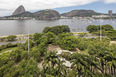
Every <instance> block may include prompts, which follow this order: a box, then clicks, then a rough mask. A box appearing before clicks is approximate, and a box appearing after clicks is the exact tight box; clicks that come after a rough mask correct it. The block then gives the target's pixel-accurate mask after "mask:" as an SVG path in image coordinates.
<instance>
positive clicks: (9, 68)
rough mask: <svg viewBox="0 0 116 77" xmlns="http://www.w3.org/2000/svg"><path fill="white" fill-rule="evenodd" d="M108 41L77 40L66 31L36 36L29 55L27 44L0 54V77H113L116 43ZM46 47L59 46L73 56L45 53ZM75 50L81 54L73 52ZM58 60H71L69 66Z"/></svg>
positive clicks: (79, 38)
mask: <svg viewBox="0 0 116 77" xmlns="http://www.w3.org/2000/svg"><path fill="white" fill-rule="evenodd" d="M110 41H111V40H110V39H109V38H108V37H104V38H103V40H101V41H100V40H99V38H96V39H92V38H90V39H85V38H81V37H78V38H76V37H74V35H73V34H72V33H67V32H65V33H64V32H62V33H59V34H55V33H53V32H50V31H49V32H46V33H35V34H34V35H33V36H32V38H31V39H30V40H29V47H30V51H29V53H28V51H27V50H28V41H26V42H25V43H24V44H22V43H19V44H18V45H17V47H18V48H17V49H16V50H13V51H12V52H7V53H2V54H1V55H0V77H40V76H41V77H77V76H78V77H103V76H104V77H113V76H114V77H115V76H116V44H110ZM49 44H52V45H59V46H60V47H61V48H62V49H64V50H70V51H72V52H73V54H71V53H69V52H63V53H62V54H60V55H57V52H56V51H47V46H48V45H49ZM76 48H78V49H79V50H80V51H81V52H82V53H78V51H76V52H74V51H75V50H76ZM86 52H87V53H86ZM83 53H84V54H83ZM61 58H65V59H66V60H67V61H70V62H71V67H67V66H66V65H65V64H64V63H65V60H61Z"/></svg>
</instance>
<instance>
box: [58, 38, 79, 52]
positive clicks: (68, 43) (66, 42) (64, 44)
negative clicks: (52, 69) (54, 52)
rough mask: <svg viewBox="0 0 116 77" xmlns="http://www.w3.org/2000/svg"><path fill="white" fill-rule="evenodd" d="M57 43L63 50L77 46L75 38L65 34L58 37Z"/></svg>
mask: <svg viewBox="0 0 116 77" xmlns="http://www.w3.org/2000/svg"><path fill="white" fill-rule="evenodd" d="M59 45H60V47H61V48H63V49H65V50H74V49H75V48H76V47H77V39H76V38H75V37H73V36H66V37H63V38H62V39H59Z"/></svg>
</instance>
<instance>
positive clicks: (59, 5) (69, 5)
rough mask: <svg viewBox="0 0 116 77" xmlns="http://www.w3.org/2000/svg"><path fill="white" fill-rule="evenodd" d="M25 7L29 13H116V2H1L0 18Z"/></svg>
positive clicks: (38, 0) (11, 0)
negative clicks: (83, 10) (21, 6)
mask: <svg viewBox="0 0 116 77" xmlns="http://www.w3.org/2000/svg"><path fill="white" fill-rule="evenodd" d="M19 5H23V6H24V7H25V9H26V10H27V11H31V12H32V11H37V10H42V9H55V10H57V11H59V12H60V13H63V12H68V11H70V10H74V9H90V10H95V11H97V12H103V13H107V11H108V10H113V11H114V12H115V13H116V10H115V8H116V0H0V16H6V15H11V14H12V13H13V12H14V11H15V9H16V8H17V7H18V6H19Z"/></svg>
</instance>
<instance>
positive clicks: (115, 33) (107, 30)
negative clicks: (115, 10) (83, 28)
mask: <svg viewBox="0 0 116 77" xmlns="http://www.w3.org/2000/svg"><path fill="white" fill-rule="evenodd" d="M87 31H89V32H90V33H92V34H94V35H100V25H98V26H96V25H89V26H88V27H87ZM101 33H102V36H108V37H109V38H110V39H111V40H116V30H114V28H113V27H112V26H111V25H108V24H106V25H102V26H101Z"/></svg>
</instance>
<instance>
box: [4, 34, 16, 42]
mask: <svg viewBox="0 0 116 77" xmlns="http://www.w3.org/2000/svg"><path fill="white" fill-rule="evenodd" d="M16 37H17V36H15V35H9V36H8V37H6V39H7V40H8V41H14V40H16Z"/></svg>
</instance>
